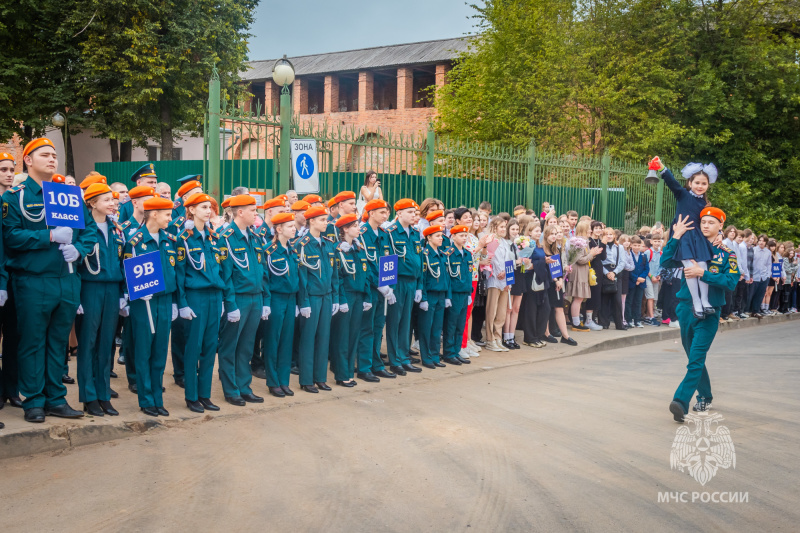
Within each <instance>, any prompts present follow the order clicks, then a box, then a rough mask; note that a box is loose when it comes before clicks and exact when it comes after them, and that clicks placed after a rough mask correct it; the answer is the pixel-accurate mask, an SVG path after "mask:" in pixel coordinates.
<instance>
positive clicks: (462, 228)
mask: <svg viewBox="0 0 800 533" xmlns="http://www.w3.org/2000/svg"><path fill="white" fill-rule="evenodd" d="M467 232H469V228H468V227H467V226H453V227H452V228H450V235H455V234H456V233H467Z"/></svg>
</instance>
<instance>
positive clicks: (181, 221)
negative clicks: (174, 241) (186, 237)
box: [172, 217, 186, 228]
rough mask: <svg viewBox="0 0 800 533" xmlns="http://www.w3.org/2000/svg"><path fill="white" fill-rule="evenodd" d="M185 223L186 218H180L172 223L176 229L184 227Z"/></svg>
mask: <svg viewBox="0 0 800 533" xmlns="http://www.w3.org/2000/svg"><path fill="white" fill-rule="evenodd" d="M184 222H186V217H178V218H176V219H175V220H173V221H172V225H173V226H175V227H176V228H180V227H181V226H183V223H184Z"/></svg>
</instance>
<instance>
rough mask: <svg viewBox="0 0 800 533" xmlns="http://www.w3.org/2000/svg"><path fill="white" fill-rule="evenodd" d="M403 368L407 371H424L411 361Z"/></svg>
mask: <svg viewBox="0 0 800 533" xmlns="http://www.w3.org/2000/svg"><path fill="white" fill-rule="evenodd" d="M403 370H405V371H406V372H422V369H421V368H420V367H418V366H414V365H412V364H410V363H408V364H405V365H403Z"/></svg>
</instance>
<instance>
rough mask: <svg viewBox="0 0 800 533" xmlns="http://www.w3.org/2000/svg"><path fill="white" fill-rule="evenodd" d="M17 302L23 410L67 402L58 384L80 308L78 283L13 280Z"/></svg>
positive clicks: (71, 280)
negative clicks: (20, 332)
mask: <svg viewBox="0 0 800 533" xmlns="http://www.w3.org/2000/svg"><path fill="white" fill-rule="evenodd" d="M12 280H13V284H14V294H15V296H16V301H17V320H18V321H19V324H21V325H22V326H21V327H22V328H24V335H20V339H19V350H18V360H19V392H20V394H21V395H23V396H24V397H25V401H23V402H22V407H23V408H24V409H26V410H27V409H32V408H34V407H40V408H47V407H55V406H57V405H62V404H64V403H66V402H67V400H66V398H65V396H66V395H67V388H66V387H65V386H64V384H63V383H61V376H62V375H63V374H64V354H66V353H67V343H68V342H69V332H70V329H72V323H73V322H74V321H75V313H76V312H77V311H78V306H79V305H80V294H81V280H80V279H79V278H78V276H77V275H70V276H66V277H63V278H49V277H42V276H25V275H22V274H19V275H14V276H13V277H12Z"/></svg>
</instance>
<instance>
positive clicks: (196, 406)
mask: <svg viewBox="0 0 800 533" xmlns="http://www.w3.org/2000/svg"><path fill="white" fill-rule="evenodd" d="M186 407H188V408H189V410H190V411H192V412H193V413H205V412H206V410H205V409H203V404H202V403H200V402H192V401H190V400H186Z"/></svg>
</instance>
